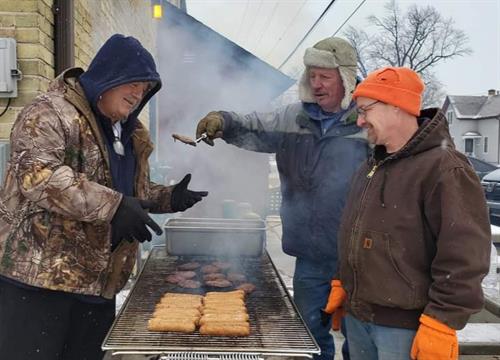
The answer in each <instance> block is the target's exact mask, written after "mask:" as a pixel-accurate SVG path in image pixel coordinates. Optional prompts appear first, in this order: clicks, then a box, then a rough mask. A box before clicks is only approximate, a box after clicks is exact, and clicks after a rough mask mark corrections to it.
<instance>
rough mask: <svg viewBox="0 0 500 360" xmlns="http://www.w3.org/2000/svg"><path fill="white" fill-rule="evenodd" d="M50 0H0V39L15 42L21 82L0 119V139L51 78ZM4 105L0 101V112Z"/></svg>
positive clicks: (51, 29) (45, 87)
mask: <svg viewBox="0 0 500 360" xmlns="http://www.w3.org/2000/svg"><path fill="white" fill-rule="evenodd" d="M53 2H54V1H53V0H12V1H0V37H14V38H15V39H16V41H17V58H18V66H19V69H20V70H21V72H22V73H23V80H21V81H19V82H18V97H17V98H13V99H12V100H11V104H10V107H9V110H7V112H6V113H5V114H4V115H3V116H2V117H0V139H5V138H8V137H9V133H10V128H11V126H12V123H13V122H14V119H15V118H16V116H17V114H18V113H19V112H20V110H21V108H22V107H23V106H24V105H26V104H27V103H29V102H30V101H31V100H32V99H33V97H35V96H36V95H37V94H38V93H39V92H42V91H45V90H46V89H47V86H48V84H49V82H50V80H51V79H53V78H54V41H53V39H54V15H53V13H52V5H53ZM6 104H7V99H6V98H0V112H2V111H3V109H4V108H5V106H6Z"/></svg>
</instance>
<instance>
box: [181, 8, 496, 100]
mask: <svg viewBox="0 0 500 360" xmlns="http://www.w3.org/2000/svg"><path fill="white" fill-rule="evenodd" d="M186 2H187V9H188V13H189V14H190V15H192V16H194V17H195V18H196V19H198V20H199V21H201V22H203V23H204V24H206V25H207V26H209V27H211V28H212V29H214V30H216V31H217V32H219V33H221V34H222V35H224V36H225V37H227V38H229V39H230V40H232V41H234V42H235V43H237V44H238V45H240V46H242V47H243V48H245V49H247V50H248V51H250V52H252V53H253V54H255V55H256V56H258V57H259V58H261V59H262V60H264V61H266V62H268V63H269V64H271V65H273V66H275V67H278V66H279V65H280V64H281V63H282V62H283V61H284V60H285V59H286V57H287V56H288V55H289V54H290V52H291V51H292V50H293V49H294V48H295V46H296V45H297V44H298V42H299V41H300V39H302V37H303V36H304V35H305V33H306V32H307V31H308V30H309V28H310V27H311V26H312V24H313V23H314V22H315V21H316V19H317V18H318V17H319V16H320V14H321V13H322V12H323V10H324V9H325V8H326V6H327V5H328V3H329V1H323V0H280V1H273V0H187V1H186ZM361 2H362V0H337V1H335V3H334V5H333V6H332V7H331V8H330V10H329V12H328V13H327V14H326V15H325V16H324V17H323V19H322V20H321V22H320V23H319V24H318V25H317V26H316V28H315V30H314V31H313V32H312V33H311V34H310V35H309V37H308V38H307V39H306V40H305V41H304V43H303V45H302V46H301V47H300V48H299V49H298V50H297V52H296V53H295V55H294V56H293V57H292V58H291V59H290V61H289V62H288V63H287V64H286V65H285V66H283V68H282V70H283V71H284V72H285V73H288V74H290V73H293V69H296V68H297V66H298V64H301V62H302V55H303V53H304V50H305V48H306V47H310V46H312V45H313V44H314V43H315V42H317V41H319V40H321V39H322V38H325V37H327V36H331V35H332V34H333V33H334V32H335V31H336V30H337V29H338V28H339V27H340V25H341V24H342V23H343V22H344V21H345V20H346V19H347V18H348V17H349V15H351V13H352V12H353V11H354V10H355V9H356V7H357V6H358V5H359V4H360V3H361ZM386 3H387V1H385V0H384V1H382V0H366V2H365V3H364V4H363V5H362V6H361V7H360V8H359V10H358V11H357V12H355V14H354V15H353V16H352V18H351V19H350V20H349V22H348V23H347V24H346V25H345V26H344V28H345V27H346V26H347V25H352V26H354V27H361V28H364V29H365V30H366V31H367V32H368V33H370V32H372V31H373V30H372V29H371V28H370V27H368V23H367V21H366V18H367V16H369V15H372V14H373V15H376V16H379V17H380V16H383V13H384V5H385V4H386ZM397 3H398V4H399V5H400V6H401V8H403V9H405V8H407V7H408V6H409V5H413V4H418V5H419V6H423V5H432V6H434V7H435V8H436V9H437V10H438V11H439V12H440V13H441V15H443V16H444V17H446V18H448V17H451V18H452V19H453V20H454V21H455V26H456V27H457V28H459V29H461V30H463V31H464V32H465V33H466V34H467V36H468V37H469V46H470V48H472V50H473V51H474V52H473V54H472V55H469V56H465V57H457V58H454V59H452V60H449V61H447V62H444V63H441V64H440V65H438V66H436V67H435V68H434V71H435V73H436V74H437V76H438V78H439V79H440V80H441V82H442V83H443V84H444V86H445V87H446V89H445V90H446V92H447V93H448V94H451V95H486V93H487V90H488V89H496V90H500V0H432V1H430V0H420V1H411V0H398V1H397ZM341 32H342V30H340V32H339V34H337V35H341Z"/></svg>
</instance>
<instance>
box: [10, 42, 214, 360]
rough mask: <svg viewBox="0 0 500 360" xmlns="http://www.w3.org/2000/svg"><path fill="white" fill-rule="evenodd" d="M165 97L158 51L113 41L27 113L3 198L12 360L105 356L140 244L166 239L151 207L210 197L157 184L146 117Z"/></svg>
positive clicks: (17, 127) (19, 125)
mask: <svg viewBox="0 0 500 360" xmlns="http://www.w3.org/2000/svg"><path fill="white" fill-rule="evenodd" d="M160 87H161V80H160V77H159V75H158V73H157V72H156V67H155V63H154V60H153V58H152V56H151V55H150V54H149V52H148V51H147V50H146V49H145V48H143V47H142V45H141V44H140V43H139V41H137V40H136V39H134V38H132V37H124V36H122V35H114V36H112V37H111V38H110V39H109V40H108V41H107V42H106V43H105V44H104V45H103V47H102V48H101V49H100V50H99V52H98V53H97V55H96V57H95V58H94V59H93V61H92V63H91V65H90V67H89V69H88V71H87V72H84V71H83V70H82V69H79V68H73V69H69V70H66V71H65V72H64V73H62V74H61V75H60V76H59V77H58V78H57V79H55V80H54V81H53V82H52V84H51V85H50V88H49V90H48V91H47V92H46V93H44V94H42V95H40V96H38V97H37V98H36V99H35V100H34V101H33V102H32V103H31V104H30V105H27V106H26V107H25V108H24V109H23V110H22V112H21V113H20V114H19V116H18V118H17V120H16V122H15V123H14V126H13V129H12V133H11V149H12V150H11V158H10V163H9V166H8V169H7V174H6V178H5V181H4V185H3V188H2V189H1V193H0V354H2V355H1V356H2V358H3V357H4V356H5V358H9V359H24V358H32V359H52V360H53V359H99V358H101V357H102V355H103V354H102V352H101V350H100V344H101V342H102V340H103V337H104V335H105V334H106V332H107V330H108V329H109V326H110V325H111V322H112V321H113V318H114V312H115V306H114V296H115V294H116V293H117V292H118V291H120V290H121V289H122V287H123V286H124V285H125V283H126V281H127V279H128V277H129V275H130V272H131V270H132V268H133V265H134V261H135V258H136V252H137V249H138V241H140V242H142V241H144V240H151V234H150V233H149V232H148V230H147V228H146V225H148V226H150V227H152V228H153V229H154V230H156V231H157V232H161V229H160V228H159V227H158V225H157V224H155V223H154V222H153V221H152V220H151V219H150V218H149V217H148V216H147V213H146V210H145V209H143V208H145V207H147V208H149V209H150V210H151V212H156V213H167V212H175V211H183V210H185V209H186V208H188V207H190V206H192V205H194V203H196V202H197V201H199V200H201V198H202V196H205V195H206V193H205V192H193V191H189V190H187V182H188V181H189V179H185V180H184V181H183V185H182V186H178V185H174V186H170V187H166V186H163V185H157V184H154V183H152V182H150V180H149V165H148V157H149V155H150V154H151V152H152V150H153V144H152V142H151V140H150V138H149V133H148V131H147V130H146V129H145V128H144V126H143V125H142V124H141V123H140V122H139V121H138V120H137V116H138V114H139V112H140V111H141V110H142V108H143V107H144V105H145V104H146V103H147V102H148V101H149V99H150V98H151V97H152V96H153V95H154V94H155V93H156V92H157V91H158V90H159V89H160ZM113 93H114V94H118V95H113ZM110 94H111V95H110ZM107 106H108V109H111V110H108V111H106V109H107ZM120 112H123V113H124V114H125V116H121V117H120ZM122 115H123V114H122ZM115 118H116V119H115ZM117 119H119V120H120V121H117ZM117 125H119V126H118V128H117ZM116 143H119V145H120V146H121V148H118V149H117V148H115V145H116ZM21 342H22V344H21Z"/></svg>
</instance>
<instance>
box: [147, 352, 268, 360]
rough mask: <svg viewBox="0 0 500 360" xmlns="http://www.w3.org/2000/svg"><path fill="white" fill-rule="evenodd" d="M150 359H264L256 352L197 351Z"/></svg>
mask: <svg viewBox="0 0 500 360" xmlns="http://www.w3.org/2000/svg"><path fill="white" fill-rule="evenodd" d="M151 360H264V359H263V358H262V357H260V356H259V355H258V354H248V353H247V354H246V353H227V354H209V353H199V352H172V353H164V354H160V355H158V356H156V357H153V358H151Z"/></svg>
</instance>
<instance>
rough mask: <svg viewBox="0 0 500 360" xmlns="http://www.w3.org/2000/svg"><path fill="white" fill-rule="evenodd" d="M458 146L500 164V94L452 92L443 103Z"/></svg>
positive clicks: (467, 152) (469, 153)
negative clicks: (459, 94) (461, 94)
mask: <svg viewBox="0 0 500 360" xmlns="http://www.w3.org/2000/svg"><path fill="white" fill-rule="evenodd" d="M443 111H444V113H445V114H446V118H447V119H448V124H449V127H450V134H451V136H452V138H453V141H454V142H455V146H456V147H457V150H459V151H461V152H463V153H464V154H467V155H471V156H473V157H476V158H478V159H481V160H484V161H487V162H489V163H492V164H500V148H499V142H500V94H499V92H498V91H495V90H489V91H488V95H487V96H454V95H448V96H447V97H446V100H445V102H444V104H443Z"/></svg>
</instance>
